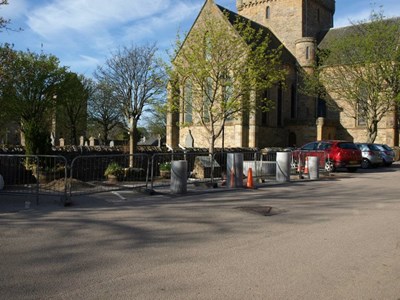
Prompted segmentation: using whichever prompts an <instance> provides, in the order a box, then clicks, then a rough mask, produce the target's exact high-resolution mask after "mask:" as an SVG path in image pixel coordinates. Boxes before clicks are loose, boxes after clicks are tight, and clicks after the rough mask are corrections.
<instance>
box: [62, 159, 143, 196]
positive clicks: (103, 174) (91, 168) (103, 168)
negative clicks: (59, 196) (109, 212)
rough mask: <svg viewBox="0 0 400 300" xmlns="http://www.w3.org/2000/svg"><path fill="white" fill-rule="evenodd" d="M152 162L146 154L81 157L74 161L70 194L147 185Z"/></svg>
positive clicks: (71, 170) (69, 179)
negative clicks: (150, 162)
mask: <svg viewBox="0 0 400 300" xmlns="http://www.w3.org/2000/svg"><path fill="white" fill-rule="evenodd" d="M149 161H150V159H149V156H148V155H146V154H134V155H127V154H121V155H90V156H89V155H88V156H78V157H76V158H74V159H73V160H72V162H71V167H70V176H69V178H68V183H69V188H68V190H69V192H68V194H69V196H70V197H72V196H75V195H82V194H93V193H99V192H107V191H117V190H123V189H129V188H141V187H147V185H148V182H149ZM110 168H111V169H110Z"/></svg>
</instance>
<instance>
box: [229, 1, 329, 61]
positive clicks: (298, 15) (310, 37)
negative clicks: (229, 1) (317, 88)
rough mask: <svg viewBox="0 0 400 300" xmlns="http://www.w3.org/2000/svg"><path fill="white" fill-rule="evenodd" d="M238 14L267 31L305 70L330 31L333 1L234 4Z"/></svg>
mask: <svg viewBox="0 0 400 300" xmlns="http://www.w3.org/2000/svg"><path fill="white" fill-rule="evenodd" d="M236 7H237V10H238V13H239V14H240V15H242V16H244V17H246V18H248V19H250V20H252V21H254V22H257V23H259V24H261V25H263V26H265V27H267V28H269V29H270V30H271V31H272V32H273V33H274V34H275V35H276V36H277V38H278V39H279V40H280V41H281V42H282V43H283V44H284V45H285V47H286V48H287V49H288V50H289V51H290V52H291V53H292V54H293V55H294V56H295V57H296V58H297V60H298V62H299V63H300V65H301V66H304V67H307V66H308V65H310V64H312V63H313V60H314V59H315V50H316V45H317V43H318V42H319V41H320V40H321V39H322V38H323V36H324V35H325V34H326V32H328V30H329V29H330V28H332V27H333V14H334V13H335V0H236Z"/></svg>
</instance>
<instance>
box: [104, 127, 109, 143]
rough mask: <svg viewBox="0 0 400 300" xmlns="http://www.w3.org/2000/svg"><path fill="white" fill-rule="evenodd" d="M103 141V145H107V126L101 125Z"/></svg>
mask: <svg viewBox="0 0 400 300" xmlns="http://www.w3.org/2000/svg"><path fill="white" fill-rule="evenodd" d="M103 139H104V143H106V144H107V143H108V126H107V124H103Z"/></svg>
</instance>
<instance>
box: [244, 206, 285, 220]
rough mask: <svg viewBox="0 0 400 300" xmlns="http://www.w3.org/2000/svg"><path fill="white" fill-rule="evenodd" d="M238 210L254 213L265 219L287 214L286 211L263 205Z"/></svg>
mask: <svg viewBox="0 0 400 300" xmlns="http://www.w3.org/2000/svg"><path fill="white" fill-rule="evenodd" d="M236 209H239V210H242V211H245V212H249V213H253V214H259V215H262V216H265V217H268V216H274V215H278V214H281V213H283V212H285V211H284V210H281V209H277V208H274V207H272V206H262V205H253V206H239V207H236Z"/></svg>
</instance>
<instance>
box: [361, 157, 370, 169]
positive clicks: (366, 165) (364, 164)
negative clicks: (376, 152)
mask: <svg viewBox="0 0 400 300" xmlns="http://www.w3.org/2000/svg"><path fill="white" fill-rule="evenodd" d="M369 167H371V163H370V162H369V160H368V159H365V158H364V159H363V160H362V162H361V168H363V169H368V168H369Z"/></svg>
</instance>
